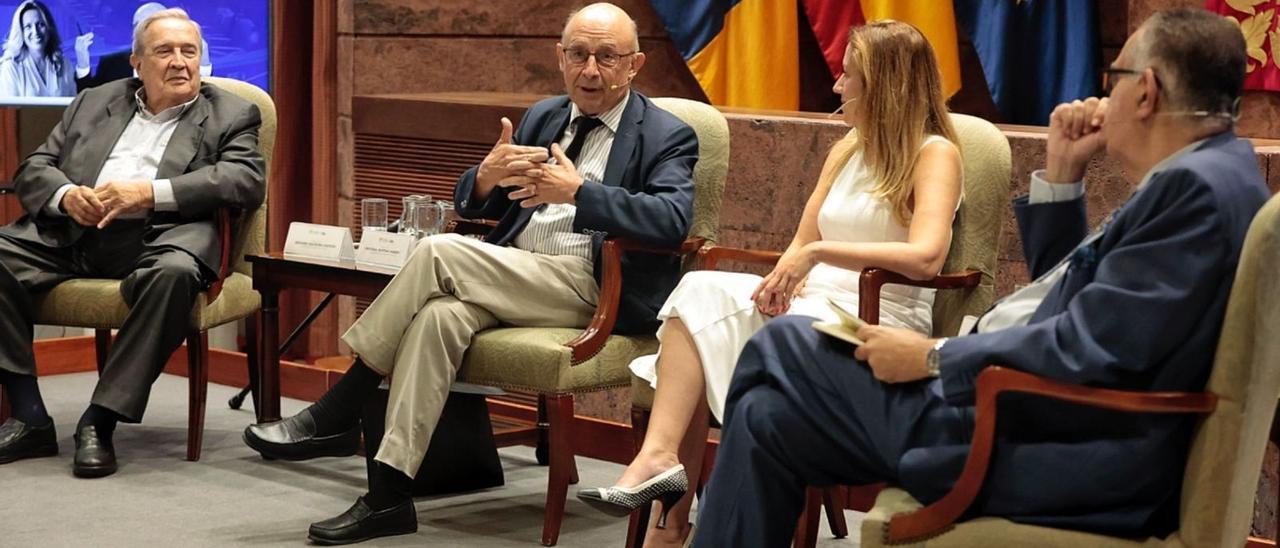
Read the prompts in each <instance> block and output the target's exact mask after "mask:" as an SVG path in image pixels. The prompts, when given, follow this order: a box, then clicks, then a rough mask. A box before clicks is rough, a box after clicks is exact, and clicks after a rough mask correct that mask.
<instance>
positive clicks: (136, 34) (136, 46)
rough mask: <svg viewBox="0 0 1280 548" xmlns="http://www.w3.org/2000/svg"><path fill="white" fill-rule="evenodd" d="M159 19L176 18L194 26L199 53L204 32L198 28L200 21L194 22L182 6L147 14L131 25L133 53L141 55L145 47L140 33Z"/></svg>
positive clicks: (144, 31) (143, 32)
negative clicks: (144, 17)
mask: <svg viewBox="0 0 1280 548" xmlns="http://www.w3.org/2000/svg"><path fill="white" fill-rule="evenodd" d="M161 19H178V20H180V21H186V22H188V23H191V26H193V27H195V28H196V52H197V53H201V52H200V48H202V47H204V46H203V44H204V32H202V31H201V30H200V23H197V22H195V20H194V19H192V18H191V16H190V15H187V10H184V9H182V8H169V9H164V10H160V11H157V12H155V13H153V14H151V15H148V16H147V18H146V19H143V20H142V21H141V22H139V23H138V24H137V25H135V26H134V27H133V54H134V55H137V56H142V54H143V51H142V48H143V47H145V46H144V44H143V43H142V35H143V34H145V33H146V32H147V28H148V27H150V26H151V24H152V23H155V22H156V21H159V20H161Z"/></svg>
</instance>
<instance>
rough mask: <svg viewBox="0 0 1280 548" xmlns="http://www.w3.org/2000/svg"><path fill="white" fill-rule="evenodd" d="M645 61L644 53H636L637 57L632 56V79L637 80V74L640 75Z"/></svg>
mask: <svg viewBox="0 0 1280 548" xmlns="http://www.w3.org/2000/svg"><path fill="white" fill-rule="evenodd" d="M644 61H645V56H644V53H641V52H636V54H635V55H632V56H631V77H632V78H635V77H636V75H637V74H640V67H643V66H644Z"/></svg>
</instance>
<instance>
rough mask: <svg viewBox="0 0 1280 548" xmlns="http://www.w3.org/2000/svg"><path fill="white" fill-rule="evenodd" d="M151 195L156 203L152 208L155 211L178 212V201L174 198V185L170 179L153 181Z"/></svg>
mask: <svg viewBox="0 0 1280 548" xmlns="http://www.w3.org/2000/svg"><path fill="white" fill-rule="evenodd" d="M151 194H152V198H153V199H154V201H155V205H154V206H152V207H151V209H152V210H155V211H177V210H178V200H177V199H176V198H174V197H173V185H172V184H170V183H169V180H168V179H156V180H154V181H151Z"/></svg>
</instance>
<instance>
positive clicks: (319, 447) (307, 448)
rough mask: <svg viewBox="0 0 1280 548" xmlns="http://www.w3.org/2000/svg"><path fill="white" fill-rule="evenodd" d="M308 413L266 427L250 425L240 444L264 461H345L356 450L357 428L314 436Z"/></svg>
mask: <svg viewBox="0 0 1280 548" xmlns="http://www.w3.org/2000/svg"><path fill="white" fill-rule="evenodd" d="M316 431H317V428H316V421H315V418H314V417H312V416H311V410H310V409H303V410H302V411H301V412H299V413H298V414H297V415H294V416H292V417H289V418H287V419H284V420H279V421H276V422H269V423H266V424H250V425H249V426H246V427H245V429H244V443H245V444H246V445H248V446H249V447H252V448H253V449H254V450H255V451H257V452H259V453H261V454H262V456H264V457H267V458H275V459H283V460H307V459H314V458H316V457H348V456H351V455H354V454H356V451H357V450H359V449H360V425H359V424H357V425H355V426H352V427H351V428H349V429H347V430H346V431H344V432H340V433H338V434H333V435H327V436H320V435H317V434H316Z"/></svg>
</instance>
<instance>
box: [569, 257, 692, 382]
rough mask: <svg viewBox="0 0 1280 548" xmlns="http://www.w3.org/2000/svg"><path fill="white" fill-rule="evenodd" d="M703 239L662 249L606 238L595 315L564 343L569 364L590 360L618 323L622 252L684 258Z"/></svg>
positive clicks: (601, 258)
mask: <svg viewBox="0 0 1280 548" xmlns="http://www.w3.org/2000/svg"><path fill="white" fill-rule="evenodd" d="M704 243H706V240H704V239H702V238H689V239H687V240H685V241H684V243H682V244H680V247H677V248H671V249H662V248H657V247H653V246H650V245H645V244H641V243H639V242H633V241H629V240H625V239H622V238H610V239H606V240H605V241H604V244H603V245H601V246H600V271H601V272H600V298H599V300H598V301H597V302H596V313H595V315H594V316H592V318H591V323H590V324H587V327H586V329H584V330H583V331H582V333H581V334H579V335H578V336H577V337H575V338H574V339H573V340H571V341H569V342H567V343H565V346H567V347H569V348H570V349H571V351H572V353H573V357H572V363H574V364H578V363H582V362H584V361H587V360H589V359H591V357H592V356H595V355H596V354H598V353H599V352H600V349H602V348H604V343H605V342H606V341H608V340H609V335H610V334H611V333H613V326H614V325H615V324H617V323H618V301H619V300H620V299H621V298H622V253H623V252H624V251H640V252H645V253H665V254H669V255H675V256H684V255H688V254H690V253H693V252H694V251H696V250H698V249H699V248H701V247H702V245H703V244H704Z"/></svg>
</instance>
